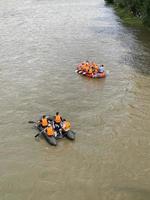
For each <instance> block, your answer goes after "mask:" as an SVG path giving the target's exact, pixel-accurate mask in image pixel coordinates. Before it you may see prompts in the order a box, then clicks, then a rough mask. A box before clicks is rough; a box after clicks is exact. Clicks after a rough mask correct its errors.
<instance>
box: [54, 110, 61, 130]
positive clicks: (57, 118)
mask: <svg viewBox="0 0 150 200" xmlns="http://www.w3.org/2000/svg"><path fill="white" fill-rule="evenodd" d="M61 122H62V117H61V115H60V114H59V112H56V115H55V116H54V127H55V130H56V131H58V132H59V130H60V129H61Z"/></svg>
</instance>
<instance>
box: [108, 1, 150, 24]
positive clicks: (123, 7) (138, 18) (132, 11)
mask: <svg viewBox="0 0 150 200" xmlns="http://www.w3.org/2000/svg"><path fill="white" fill-rule="evenodd" d="M105 1H106V2H107V3H110V4H113V6H114V8H115V10H116V12H117V14H118V15H119V16H120V17H121V18H122V19H123V20H124V22H125V23H127V24H130V25H138V26H139V25H142V24H143V25H146V26H149V27H150V0H105Z"/></svg>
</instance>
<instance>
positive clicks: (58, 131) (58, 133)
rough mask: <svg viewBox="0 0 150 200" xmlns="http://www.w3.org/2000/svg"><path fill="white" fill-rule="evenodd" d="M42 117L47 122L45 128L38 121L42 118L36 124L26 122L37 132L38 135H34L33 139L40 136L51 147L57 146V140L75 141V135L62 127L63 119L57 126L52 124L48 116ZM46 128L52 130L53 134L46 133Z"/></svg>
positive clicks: (69, 129)
mask: <svg viewBox="0 0 150 200" xmlns="http://www.w3.org/2000/svg"><path fill="white" fill-rule="evenodd" d="M43 116H44V118H45V119H46V120H47V122H48V125H47V127H46V128H43V127H42V126H41V123H40V121H41V119H42V118H41V119H40V120H39V121H37V122H35V121H29V122H28V123H32V124H34V128H35V129H37V130H38V133H37V134H36V135H35V138H36V137H39V136H40V137H41V136H42V137H44V139H45V140H46V141H47V142H48V143H49V144H50V145H53V146H56V145H57V140H58V139H63V138H67V139H69V140H75V135H76V133H75V132H74V131H72V130H71V127H69V128H65V126H64V125H65V123H66V120H65V119H64V120H62V122H61V123H60V125H59V126H58V125H57V124H55V123H54V118H53V117H50V116H49V115H43ZM48 128H51V129H52V130H53V134H50V135H49V133H48V131H47V130H48Z"/></svg>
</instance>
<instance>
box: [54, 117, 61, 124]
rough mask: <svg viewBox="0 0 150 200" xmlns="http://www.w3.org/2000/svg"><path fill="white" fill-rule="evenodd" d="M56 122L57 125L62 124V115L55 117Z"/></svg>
mask: <svg viewBox="0 0 150 200" xmlns="http://www.w3.org/2000/svg"><path fill="white" fill-rule="evenodd" d="M55 122H56V123H60V122H61V116H60V115H56V116H55Z"/></svg>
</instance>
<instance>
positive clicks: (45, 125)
mask: <svg viewBox="0 0 150 200" xmlns="http://www.w3.org/2000/svg"><path fill="white" fill-rule="evenodd" d="M39 123H40V125H41V127H42V128H46V127H47V126H48V119H47V118H46V115H43V116H42V119H41V120H40V121H39Z"/></svg>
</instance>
